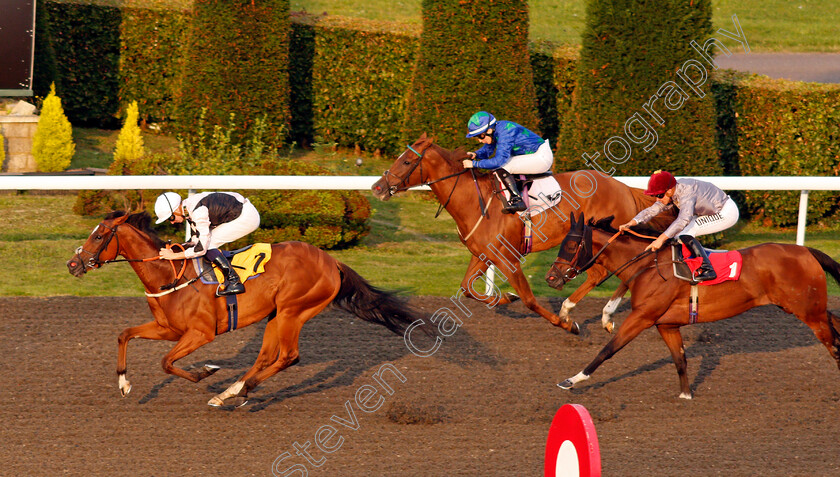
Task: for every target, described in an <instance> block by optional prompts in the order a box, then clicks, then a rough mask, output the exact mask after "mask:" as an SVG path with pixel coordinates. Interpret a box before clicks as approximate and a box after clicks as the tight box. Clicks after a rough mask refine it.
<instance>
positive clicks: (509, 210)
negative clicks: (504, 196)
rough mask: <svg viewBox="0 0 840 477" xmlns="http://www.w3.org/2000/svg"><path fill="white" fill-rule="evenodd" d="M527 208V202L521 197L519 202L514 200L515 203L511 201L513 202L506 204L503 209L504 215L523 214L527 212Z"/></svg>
mask: <svg viewBox="0 0 840 477" xmlns="http://www.w3.org/2000/svg"><path fill="white" fill-rule="evenodd" d="M527 208H528V207H526V206H525V201H524V200H522V198H521V197H519V200H514V201H511V202H508V203H507V204H505V206H504V207H502V213H503V214H514V213H516V212H522V211H524V210H526V209H527Z"/></svg>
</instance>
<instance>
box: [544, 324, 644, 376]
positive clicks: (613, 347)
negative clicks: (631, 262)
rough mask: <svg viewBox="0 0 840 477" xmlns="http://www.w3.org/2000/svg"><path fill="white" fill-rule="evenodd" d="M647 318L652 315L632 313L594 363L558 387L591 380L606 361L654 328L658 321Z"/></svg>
mask: <svg viewBox="0 0 840 477" xmlns="http://www.w3.org/2000/svg"><path fill="white" fill-rule="evenodd" d="M647 316H650V314H649V313H644V312H641V311H637V310H634V311H633V313H630V316H628V317H627V319H626V320H625V321H624V324H623V325H621V328H619V329H618V332H617V333H616V334H615V335H614V336H613V337H612V339H611V340H610V341H609V342H608V343H607V344H606V346H604V348H603V349H601V351H600V352H599V353H598V355H597V356H595V359H593V360H592V362H591V363H589V365H588V366H587V367H585V368H584V369H583V371H581V372H579V373H578V374H576V375H574V376H572V377H571V378H569V379H567V380H565V381H563V382H562V383H559V384H558V385H557V387H559V388H560V389H572V387H574V385H575V384H576V383H579V382H581V381H585V380H587V379H589V377H590V376H592V373H593V372H595V370H596V369H598V366H601V364H603V362H604V361H606V360H608V359H610V358H611V357H612V356H613V355H614V354H616V353H618V351H619V350H621V348H623V347H624V346H625V345H626V344H627V343H629V342H631V341H633V339H634V338H635V337H636V336H639V333H641V332H642V331H644V330H646V329H648V328H650V327H651V326H653V324H654V322H655V321H656V320H655V319H651V318H649V317H647Z"/></svg>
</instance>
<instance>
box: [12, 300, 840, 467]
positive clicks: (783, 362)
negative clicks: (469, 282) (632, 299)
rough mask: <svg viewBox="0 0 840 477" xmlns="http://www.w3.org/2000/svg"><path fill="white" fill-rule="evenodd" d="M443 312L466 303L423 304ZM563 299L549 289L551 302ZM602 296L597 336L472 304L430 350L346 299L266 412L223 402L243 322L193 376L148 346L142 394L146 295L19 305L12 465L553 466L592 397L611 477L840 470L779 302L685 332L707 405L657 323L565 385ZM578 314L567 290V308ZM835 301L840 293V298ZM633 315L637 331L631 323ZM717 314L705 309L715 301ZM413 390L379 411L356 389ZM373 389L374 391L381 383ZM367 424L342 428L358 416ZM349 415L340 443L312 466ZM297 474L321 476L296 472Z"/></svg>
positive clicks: (806, 359)
mask: <svg viewBox="0 0 840 477" xmlns="http://www.w3.org/2000/svg"><path fill="white" fill-rule="evenodd" d="M411 301H412V303H413V304H414V305H416V306H418V307H421V308H422V309H424V310H425V311H427V312H429V313H430V312H432V311H434V310H436V309H438V308H440V307H442V306H447V305H449V306H451V304H450V301H449V299H448V298H444V297H416V298H412V299H411ZM544 301H548V300H544ZM603 304H604V301H603V300H597V299H586V300H584V302H583V303H582V304H581V305H580V306H578V308H577V309H576V310H575V314H576V317H577V319H578V320H579V321H580V322H581V323H582V324H583V325H584V326H583V328H584V332H583V335H582V337H576V336H572V335H569V334H567V333H565V332H563V331H561V330H559V329H555V328H553V327H552V326H550V325H549V324H548V323H547V322H546V321H544V320H543V319H541V318H538V317H534V316H533V315H532V314H531V313H530V312H529V311H528V310H526V309H525V308H524V307H523V306H522V305H521V304H515V305H512V306H508V307H506V309H502V308H499V309H497V310H488V309H487V308H485V307H484V306H483V305H480V304H477V303H475V302H470V304H469V307H470V309H471V310H472V312H473V315H472V316H471V317H470V318H468V319H467V320H465V324H464V326H463V327H462V328H461V329H459V330H458V332H457V333H456V334H455V335H454V336H452V337H451V338H449V339H447V340H446V341H445V342H444V343H443V345H442V346H441V348H440V349H439V351H438V352H437V353H435V354H434V355H433V356H431V357H428V358H420V357H418V356H415V355H412V354H411V353H409V352H408V351H407V348H406V346H405V344H404V342H403V339H402V338H401V337H399V336H396V335H393V334H391V333H389V332H388V331H387V330H385V329H384V328H381V327H377V326H375V325H371V324H368V323H362V322H359V321H358V320H356V319H354V318H353V317H352V316H350V315H348V314H345V313H344V312H340V311H337V310H331V309H330V310H327V311H326V312H324V313H323V314H322V315H320V316H318V317H316V318H315V319H313V320H312V321H310V322H309V323H308V324H307V325H306V326H305V327H304V331H303V335H302V337H301V363H300V365H298V366H294V367H292V368H290V369H288V370H287V371H284V372H283V373H281V374H279V375H277V376H275V377H274V378H272V379H270V380H268V381H267V382H266V383H264V385H263V386H261V387H259V388H257V389H256V390H255V392H253V393H252V399H251V401H250V403H249V404H248V405H246V406H245V407H243V408H240V409H236V410H229V409H214V408H210V407H208V406H207V405H206V404H205V403H206V402H207V400H208V399H209V398H210V397H211V396H212V395H213V394H214V393H218V392H220V391H222V390H223V389H224V388H225V387H226V386H228V385H230V384H231V383H232V382H233V381H234V380H235V379H236V378H237V377H238V376H241V375H242V373H244V371H245V370H246V369H247V368H248V367H249V366H250V365H251V364H252V363H253V361H254V359H255V357H256V353H257V350H258V349H259V345H260V338H261V332H262V325H261V324H258V325H254V326H252V327H250V328H245V329H242V330H237V331H236V332H234V333H231V334H226V335H222V336H220V337H218V338H217V339H216V341H214V342H213V343H211V344H209V345H207V346H205V347H204V348H202V349H200V350H198V351H197V352H196V353H194V354H193V355H191V356H189V357H187V358H186V359H184V360H182V361H181V362H180V363H179V364H180V365H182V366H183V367H195V366H201V365H203V364H204V363H214V364H217V365H220V366H221V367H222V369H221V370H220V371H219V372H218V373H216V374H215V375H213V376H211V377H209V378H207V379H206V380H205V381H203V382H201V383H198V384H194V383H190V382H187V381H185V380H182V379H179V378H174V377H171V376H168V375H166V374H164V373H163V372H162V370H161V368H160V359H161V358H162V356H163V355H164V353H165V352H166V351H167V350H169V349H170V347H171V346H172V343H168V342H151V341H145V340H135V341H132V342H131V344H130V345H129V355H128V377H129V379H130V380H131V382H132V384H133V386H134V388H133V390H132V392H131V394H129V395H128V397H126V398H121V397H120V395H119V392H118V390H117V379H116V375H115V371H114V370H115V367H116V338H117V335H118V334H119V332H120V331H122V329H123V328H125V327H127V326H130V325H137V324H140V323H142V322H144V321H146V320H148V319H149V318H150V317H151V314H150V312H149V310H148V308H147V306H146V304H145V300H144V299H142V298H74V297H56V298H45V299H42V298H0V309H2V310H3V313H2V318H0V320H2V321H0V324H2V327H0V356H2V359H3V368H2V371H0V397H2V401H0V402H2V406H0V417H2V423H3V425H2V427H1V428H0V442H2V445H0V461H2V463H3V465H2V466H0V474H2V475H10V476H11V475H14V476H18V475H27V476H28V475H32V476H34V475H51V476H54V475H85V476H87V475H96V476H99V475H107V476H111V475H131V476H134V475H138V476H144V475H155V476H168V475H177V476H193V475H237V476H239V475H271V473H272V464H273V463H274V462H275V460H276V459H277V458H278V457H279V456H280V455H281V454H283V453H285V452H289V453H290V456H291V457H290V458H288V459H286V460H284V461H280V462H278V463H277V465H276V467H275V471H277V475H282V472H281V471H284V470H286V469H288V468H291V467H292V466H293V465H300V466H303V467H305V468H306V469H307V471H308V473H309V475H312V476H317V475H325V476H326V475H329V476H345V475H347V476H356V475H393V476H397V475H399V476H404V475H412V476H413V475H423V476H426V475H433V476H438V475H440V476H443V475H542V462H543V452H544V445H545V438H546V434H547V431H548V427H549V424H550V422H551V419H552V417H553V415H554V413H555V412H556V410H557V409H558V408H559V407H560V406H561V405H563V404H565V403H569V402H573V403H579V404H582V405H584V406H586V407H587V409H588V410H589V412H590V413H591V415H592V417H593V419H594V421H595V426H596V428H597V431H598V438H599V440H600V446H601V453H602V462H603V469H604V475H608V476H619V475H621V476H626V475H645V476H648V475H726V476H754V475H762V476H773V475H779V476H781V475H785V476H788V475H802V476H804V475H809V476H811V475H825V476H829V475H840V438H838V435H840V422H838V421H840V371H838V369H837V366H836V365H835V364H834V362H833V360H832V359H831V358H830V357H829V355H828V353H827V352H826V350H825V349H824V348H823V347H822V346H821V345H819V344H817V341H816V338H815V337H814V336H813V335H812V334H811V332H810V330H808V329H807V328H806V327H805V326H804V325H803V324H801V323H800V322H799V321H798V320H796V319H795V318H793V317H792V316H789V315H786V314H785V313H783V312H781V311H779V310H778V309H777V308H775V307H762V308H759V309H756V310H753V311H751V312H748V313H745V314H743V315H741V316H739V317H737V318H735V319H731V320H726V321H721V322H717V323H712V324H701V325H695V326H692V327H685V328H683V330H684V333H683V334H684V336H685V339H686V347H687V353H688V356H689V375H690V381H691V383H692V386H693V388H694V390H695V399H694V400H693V401H686V400H682V399H679V398H677V395H678V384H677V377H676V373H675V371H674V366H673V364H672V362H671V359H670V356H669V354H668V350H667V348H666V347H665V345H664V343H663V342H662V340H661V339H660V337H659V335H658V333H656V331H654V330H648V331H646V332H644V333H643V334H642V335H641V336H640V337H639V338H637V339H636V341H634V342H632V343H631V344H630V345H628V346H627V347H626V348H625V349H624V350H622V351H621V352H620V353H619V354H618V355H617V356H616V357H614V358H613V359H612V360H610V361H608V362H607V363H605V364H604V365H603V366H602V367H601V369H600V370H598V372H596V373H595V375H594V376H593V378H592V379H591V380H589V381H587V382H585V383H582V384H581V385H579V389H575V390H573V391H571V392H569V391H561V390H559V389H558V388H556V387H555V383H557V382H559V381H560V380H562V379H564V378H567V377H569V376H571V375H573V374H575V373H577V372H578V371H580V370H581V369H582V367H583V366H585V365H586V364H587V363H588V362H589V361H590V360H591V359H592V358H593V357H594V355H595V354H596V353H597V352H598V350H599V349H600V348H601V347H602V346H603V344H604V343H605V342H606V341H607V339H608V337H607V335H606V333H605V332H604V331H603V330H601V329H600V324H599V323H598V321H597V317H598V316H599V314H600V309H601V306H602V305H603ZM550 306H551V307H553V308H554V309H555V310H557V309H559V306H560V299H555V300H551V301H550ZM832 307H833V308H834V309H837V308H838V307H840V300H838V299H836V298H835V299H832ZM627 309H628V308H627V306H626V305H624V306H623V307H622V311H621V312H620V313H619V323H620V321H621V319H622V318H623V317H624V316H626V315H627V313H628V311H627ZM701 312H702V310H701ZM389 364H392V365H394V366H395V367H396V369H398V370H399V372H400V373H401V374H402V375H403V376H404V378H405V382H400V381H399V380H398V379H396V378H395V375H394V374H393V373H387V372H383V373H382V375H381V376H382V377H387V379H385V382H387V383H389V384H390V385H391V386H392V387H393V391H394V393H393V394H392V395H389V394H387V393H386V392H385V391H384V390H382V389H381V388H379V389H380V390H379V393H380V395H381V396H383V397H384V398H385V402H384V404H383V405H382V406H381V407H380V408H379V409H378V410H376V411H374V412H370V413H366V412H363V411H361V410H360V409H359V408H358V406H356V405H355V404H354V395H355V393H356V391H357V390H358V389H360V388H363V387H364V386H365V385H371V386H378V383H377V381H376V380H375V379H374V373H376V372H377V371H378V370H380V368H381V367H382V366H383V365H385V366H386V368H387V366H388V365H389ZM365 389H367V388H365ZM347 401H350V404H349V405H350V406H352V407H353V410H354V412H355V419H354V421H355V426H354V427H356V430H351V429H349V428H347V427H344V426H342V425H339V424H337V423H336V422H332V421H331V420H330V419H331V416H333V415H335V416H336V419H337V418H339V417H340V418H343V419H350V420H351V421H352V420H353V419H351V417H352V416H350V415H349V414H348V412H347V410H346V408H345V403H346V402H347ZM328 424H331V425H332V426H333V427H335V428H337V429H338V434H337V435H336V436H334V437H333V439H332V440H331V441H329V443H330V444H332V445H334V446H335V445H337V443H338V440H337V439H338V437H339V436H340V437H341V438H343V439H344V440H343V441H342V442H341V447H340V448H338V449H336V450H335V451H334V452H332V453H329V454H325V453H324V452H321V451H320V450H319V449H317V448H316V447H315V445H314V444H311V445H310V447H309V452H310V453H311V458H312V459H313V460H315V461H316V462H318V463H320V467H316V466H315V465H313V464H311V463H308V462H307V461H306V460H305V459H304V458H303V457H301V456H298V455H296V454H295V450H294V447H293V445H294V443H295V442H298V443H299V444H300V445H304V444H305V443H306V441H310V442H314V439H315V433H316V431H317V430H318V429H319V428H321V427H323V426H325V425H328ZM290 475H302V473H300V472H297V473H292V474H290Z"/></svg>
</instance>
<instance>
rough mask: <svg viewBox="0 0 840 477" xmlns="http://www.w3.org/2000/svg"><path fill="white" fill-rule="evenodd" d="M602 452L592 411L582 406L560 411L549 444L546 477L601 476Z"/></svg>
mask: <svg viewBox="0 0 840 477" xmlns="http://www.w3.org/2000/svg"><path fill="white" fill-rule="evenodd" d="M600 475H601V451H600V450H599V448H598V434H596V433H595V424H594V423H593V422H592V418H591V417H590V416H589V411H587V410H586V408H585V407H583V406H581V405H580V404H564V405H563V406H562V407H561V408H560V409H558V410H557V414H555V415H554V420H553V421H551V428H549V430H548V441H547V442H546V444H545V477H600Z"/></svg>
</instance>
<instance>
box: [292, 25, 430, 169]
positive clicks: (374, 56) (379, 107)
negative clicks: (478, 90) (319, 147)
mask: <svg viewBox="0 0 840 477" xmlns="http://www.w3.org/2000/svg"><path fill="white" fill-rule="evenodd" d="M293 31H294V33H293V34H292V41H293V49H292V51H293V55H292V56H293V58H292V60H291V64H292V68H293V70H292V71H293V72H294V73H295V74H293V75H292V78H291V81H292V84H291V91H292V109H293V111H294V112H295V113H296V115H297V117H296V118H295V119H294V120H293V125H292V130H293V133H294V135H295V137H296V138H299V139H300V140H302V141H303V142H311V141H313V140H314V141H317V142H333V143H337V144H338V145H340V146H350V147H354V146H359V147H361V148H363V149H366V150H369V151H376V150H380V151H382V152H386V153H396V152H397V151H399V150H401V149H402V148H404V146H405V144H404V143H403V138H402V128H401V126H402V121H403V117H404V115H405V94H406V91H407V90H408V87H409V85H410V83H411V74H412V71H413V69H414V62H415V57H416V54H417V48H418V27H416V26H409V25H403V24H397V23H386V22H375V21H368V20H362V19H349V18H341V17H326V16H320V17H316V16H310V15H296V16H295V17H294V22H293ZM307 55H311V56H307ZM310 125H311V126H310ZM307 126H310V127H309V129H308V131H307ZM307 132H308V134H307Z"/></svg>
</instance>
